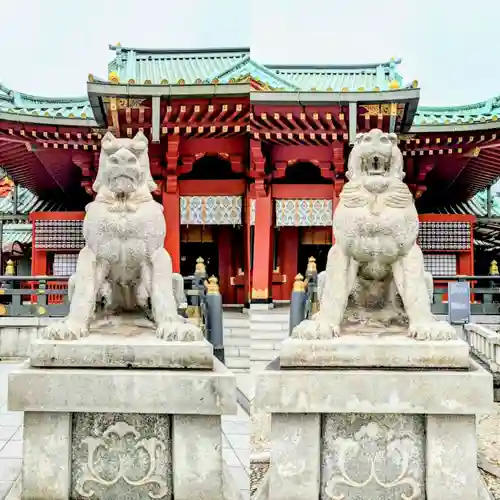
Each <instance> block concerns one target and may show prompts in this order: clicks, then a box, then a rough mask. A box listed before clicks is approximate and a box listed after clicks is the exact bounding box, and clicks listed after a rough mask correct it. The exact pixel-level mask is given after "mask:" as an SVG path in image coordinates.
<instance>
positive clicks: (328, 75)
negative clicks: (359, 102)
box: [266, 59, 411, 92]
mask: <svg viewBox="0 0 500 500" xmlns="http://www.w3.org/2000/svg"><path fill="white" fill-rule="evenodd" d="M400 63H401V59H391V60H390V61H389V62H385V63H380V64H363V65H331V66H277V65H266V67H267V68H268V69H270V70H271V71H273V72H274V73H276V74H277V75H279V76H281V77H282V78H285V79H286V80H288V81H289V82H290V83H291V84H293V85H296V86H297V87H299V88H300V89H301V90H311V89H315V90H320V91H321V90H330V91H334V92H340V91H342V90H349V91H358V90H360V89H363V90H364V91H366V92H369V91H373V90H380V91H383V90H390V89H391V87H390V85H391V83H393V82H397V86H398V87H399V88H403V79H402V77H401V75H400V74H399V73H398V72H397V66H398V65H399V64H400ZM410 86H411V84H410V85H408V87H410Z"/></svg>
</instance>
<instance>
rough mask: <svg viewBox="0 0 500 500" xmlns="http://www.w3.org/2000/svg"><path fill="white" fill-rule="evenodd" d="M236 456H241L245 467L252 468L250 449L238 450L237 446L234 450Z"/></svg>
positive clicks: (240, 458)
mask: <svg viewBox="0 0 500 500" xmlns="http://www.w3.org/2000/svg"><path fill="white" fill-rule="evenodd" d="M234 452H235V453H236V456H237V457H238V458H239V460H240V462H241V463H242V465H243V467H245V468H246V469H248V468H250V450H238V449H237V448H236V449H235V450H234Z"/></svg>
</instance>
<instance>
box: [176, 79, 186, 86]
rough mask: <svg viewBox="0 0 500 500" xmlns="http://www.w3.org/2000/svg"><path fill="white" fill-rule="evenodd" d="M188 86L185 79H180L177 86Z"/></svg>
mask: <svg viewBox="0 0 500 500" xmlns="http://www.w3.org/2000/svg"><path fill="white" fill-rule="evenodd" d="M185 84H186V80H184V78H180V79H179V80H178V81H177V85H185Z"/></svg>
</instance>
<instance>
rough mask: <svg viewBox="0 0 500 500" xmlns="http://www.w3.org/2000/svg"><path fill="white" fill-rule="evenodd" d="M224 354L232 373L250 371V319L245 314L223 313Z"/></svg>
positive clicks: (236, 312) (235, 312)
mask: <svg viewBox="0 0 500 500" xmlns="http://www.w3.org/2000/svg"><path fill="white" fill-rule="evenodd" d="M223 325H224V354H225V361H226V366H227V367H228V368H229V369H230V370H232V371H236V372H238V371H249V369H250V317H249V315H248V314H247V313H242V312H238V311H224V316H223Z"/></svg>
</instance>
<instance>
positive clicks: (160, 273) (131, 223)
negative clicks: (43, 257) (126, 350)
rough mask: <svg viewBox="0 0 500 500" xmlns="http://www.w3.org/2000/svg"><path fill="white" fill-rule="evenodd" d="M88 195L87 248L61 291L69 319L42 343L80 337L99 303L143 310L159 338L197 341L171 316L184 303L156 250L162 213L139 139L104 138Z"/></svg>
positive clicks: (177, 279)
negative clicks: (66, 300)
mask: <svg viewBox="0 0 500 500" xmlns="http://www.w3.org/2000/svg"><path fill="white" fill-rule="evenodd" d="M93 189H94V191H95V192H96V193H97V196H96V199H95V201H93V202H92V203H90V204H89V205H88V206H87V207H86V216H85V220H84V222H83V235H84V238H85V242H86V245H85V247H84V248H83V249H82V250H81V252H80V254H79V256H78V262H77V266H76V272H75V274H74V275H73V276H72V277H71V278H70V281H69V285H68V293H69V299H70V309H69V314H68V316H67V317H66V318H65V319H64V320H62V321H60V322H57V323H53V324H51V325H50V326H48V327H47V328H46V329H45V331H44V332H43V334H42V336H43V337H45V338H52V339H65V340H71V339H79V338H80V337H85V336H87V335H88V334H89V326H90V323H91V321H92V320H93V319H94V317H95V312H96V309H97V308H96V306H98V305H99V304H100V303H101V302H103V303H104V304H105V310H106V311H107V312H112V313H115V314H119V313H121V312H133V311H137V310H139V311H141V310H143V311H146V310H147V311H149V308H150V309H151V311H150V312H151V315H152V318H153V320H154V323H155V325H156V332H157V336H158V337H159V338H162V339H165V340H186V341H190V340H201V339H202V338H203V334H202V332H201V330H200V329H199V328H198V327H196V326H195V325H193V324H191V323H189V322H187V321H186V320H185V319H184V318H182V317H181V316H179V315H178V313H177V307H178V305H180V304H178V303H180V302H181V301H184V298H185V296H184V291H183V290H182V289H181V288H183V283H182V276H180V275H175V274H174V273H172V260H171V258H170V255H169V254H168V252H167V251H166V250H165V249H164V247H163V245H164V239H165V232H166V226H165V218H164V215H163V207H162V206H161V205H160V204H159V203H157V202H156V201H154V199H153V197H152V195H151V192H152V191H154V190H155V189H156V184H155V182H154V181H153V178H152V176H151V172H150V167H149V157H148V141H147V139H146V137H145V135H144V134H143V133H142V132H139V133H138V134H137V135H136V136H135V137H134V138H133V139H117V138H116V137H115V136H114V135H113V134H111V133H110V132H108V133H106V135H105V136H104V137H103V139H102V148H101V155H100V159H99V171H98V174H97V178H96V180H95V183H94V185H93Z"/></svg>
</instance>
